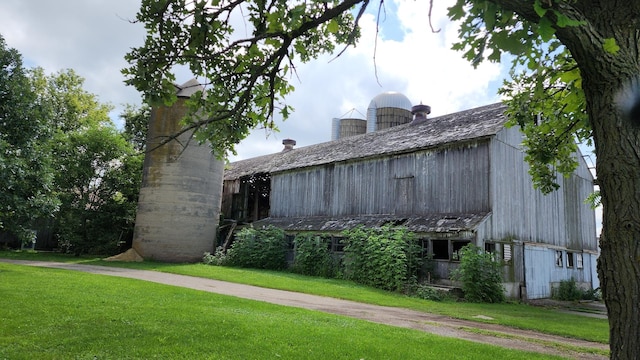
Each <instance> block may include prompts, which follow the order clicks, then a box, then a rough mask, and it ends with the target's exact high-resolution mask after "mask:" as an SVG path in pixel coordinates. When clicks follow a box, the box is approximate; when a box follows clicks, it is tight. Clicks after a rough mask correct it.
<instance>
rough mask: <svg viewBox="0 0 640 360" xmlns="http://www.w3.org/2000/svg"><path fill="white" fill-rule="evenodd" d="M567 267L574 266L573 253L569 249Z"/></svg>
mask: <svg viewBox="0 0 640 360" xmlns="http://www.w3.org/2000/svg"><path fill="white" fill-rule="evenodd" d="M567 267H568V268H572V267H573V253H572V252H568V251H567Z"/></svg>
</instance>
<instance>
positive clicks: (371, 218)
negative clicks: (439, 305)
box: [222, 104, 599, 299]
mask: <svg viewBox="0 0 640 360" xmlns="http://www.w3.org/2000/svg"><path fill="white" fill-rule="evenodd" d="M504 110H505V108H504V106H503V105H501V104H495V105H488V106H484V107H480V108H476V109H471V110H466V111H462V112H458V113H454V114H450V115H446V116H440V117H435V118H430V119H426V121H419V122H414V123H410V124H404V125H399V126H395V127H391V128H388V129H384V130H380V131H375V132H369V133H366V134H362V135H357V136H351V137H346V138H342V139H338V140H335V141H330V142H325V143H321V144H317V145H312V146H307V147H301V148H293V146H292V145H293V144H294V143H293V142H288V143H287V148H285V150H284V151H282V152H280V153H276V154H271V155H266V156H260V157H256V158H252V159H247V160H243V161H238V162H234V163H231V164H229V165H228V166H227V169H226V170H225V174H224V187H223V199H222V213H223V214H224V215H225V217H227V218H232V219H235V220H237V221H240V222H253V223H254V225H255V226H262V225H265V226H266V225H274V226H277V227H280V228H283V229H284V230H285V231H286V232H287V233H288V234H295V233H298V232H303V231H317V232H322V233H326V234H331V235H333V236H334V239H335V242H334V250H336V251H340V250H341V249H340V244H339V239H340V233H341V231H343V230H345V229H350V228H353V227H355V226H357V225H364V226H380V225H383V224H388V223H391V224H396V225H403V226H406V227H407V228H409V229H410V230H411V231H413V232H415V233H416V234H417V235H418V237H419V238H421V239H422V241H423V246H424V248H425V251H426V252H428V253H429V254H431V255H432V256H433V259H435V262H436V272H437V275H439V277H441V278H442V279H447V277H448V275H449V272H450V271H451V270H452V269H453V268H455V267H456V266H457V262H458V259H459V258H458V250H459V249H460V248H461V247H463V246H464V245H466V244H468V243H470V242H471V243H474V244H476V245H478V246H480V247H482V248H484V249H486V250H488V251H492V252H495V253H497V254H498V255H499V256H500V257H501V258H502V259H503V260H504V263H505V268H504V270H505V271H504V280H505V288H506V289H507V292H508V295H509V296H510V297H512V298H528V299H535V298H545V297H549V296H550V295H551V288H552V287H553V286H554V285H557V283H558V282H559V281H561V280H566V279H570V278H574V279H575V280H576V282H577V283H579V284H581V285H583V286H588V287H598V286H599V284H598V279H597V275H596V268H595V267H596V257H597V255H598V244H597V238H596V224H595V213H594V211H593V210H592V209H591V208H590V206H589V205H587V204H585V202H584V200H585V199H586V197H587V196H588V195H589V194H590V193H592V192H593V190H594V189H593V177H592V174H591V172H590V171H589V169H588V167H587V165H586V163H585V162H584V160H583V158H582V156H581V155H580V154H576V157H577V160H578V162H579V166H578V168H577V169H576V171H575V172H574V173H573V174H572V175H571V176H570V177H567V178H565V177H562V176H558V179H557V180H558V183H559V184H560V188H559V190H558V191H555V192H553V193H551V194H549V195H543V194H542V193H541V192H539V191H537V190H535V189H534V188H533V185H532V181H531V178H530V176H529V174H528V165H527V164H526V162H525V161H524V153H523V151H522V150H521V142H522V135H521V133H520V131H519V129H518V127H511V128H507V127H505V123H506V121H507V119H506V116H505V115H504V114H503V113H504Z"/></svg>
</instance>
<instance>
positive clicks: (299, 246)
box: [291, 233, 340, 278]
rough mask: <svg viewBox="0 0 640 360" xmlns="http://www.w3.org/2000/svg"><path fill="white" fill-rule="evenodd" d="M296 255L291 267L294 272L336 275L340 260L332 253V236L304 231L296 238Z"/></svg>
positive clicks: (327, 275) (329, 276)
mask: <svg viewBox="0 0 640 360" xmlns="http://www.w3.org/2000/svg"><path fill="white" fill-rule="evenodd" d="M294 243H295V249H296V256H295V259H294V262H293V266H292V267H291V269H292V271H293V272H296V273H298V274H303V275H310V276H320V277H326V278H333V277H336V276H337V274H338V272H339V266H340V262H339V260H338V259H337V258H336V257H335V256H334V255H332V254H331V251H330V247H331V238H328V237H326V236H322V235H318V234H312V233H303V234H298V235H297V236H296V238H295V240H294Z"/></svg>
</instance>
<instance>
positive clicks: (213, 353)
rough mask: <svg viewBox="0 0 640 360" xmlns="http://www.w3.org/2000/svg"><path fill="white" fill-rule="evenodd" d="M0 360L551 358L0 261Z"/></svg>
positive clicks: (260, 304) (171, 288)
mask: <svg viewBox="0 0 640 360" xmlns="http://www.w3.org/2000/svg"><path fill="white" fill-rule="evenodd" d="M0 324H2V325H1V326H0V359H5V358H6V359H152V358H154V359H445V358H446V359H491V360H495V359H507V358H508V359H531V358H534V357H535V358H536V359H551V358H553V357H547V356H543V355H540V354H531V353H524V352H519V351H513V350H507V349H503V348H499V347H494V346H490V345H482V344H477V343H472V342H466V341H463V340H458V339H452V338H444V337H438V336H435V335H431V334H427V333H423V332H420V331H415V330H408V329H401V328H395V327H391V326H385V325H379V324H374V323H370V322H366V321H361V320H356V319H351V318H346V317H341V316H337V315H330V314H324V313H321V312H315V311H308V310H302V309H297V308H289V307H283V306H278V305H272V304H267V303H263V302H257V301H250V300H243V299H238V298H234V297H228V296H222V295H217V294H211V293H206V292H202V291H196V290H190V289H183V288H178V287H174V286H166V285H160V284H155V283H149V282H144V281H139V280H132V279H124V278H116V277H110V276H102V275H93V274H87V273H82V272H75V271H65V270H57V269H46V268H34V267H28V266H20V265H11V264H4V263H0Z"/></svg>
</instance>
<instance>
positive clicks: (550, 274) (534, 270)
mask: <svg viewBox="0 0 640 360" xmlns="http://www.w3.org/2000/svg"><path fill="white" fill-rule="evenodd" d="M556 251H562V256H563V260H562V266H557V265H556V263H555V259H556V258H555V256H556ZM591 256H594V255H592V254H589V253H583V268H582V269H578V268H577V266H574V267H573V268H569V267H567V263H566V259H567V258H566V251H565V250H564V249H554V248H547V247H544V246H539V245H536V244H525V247H524V262H525V266H526V267H525V281H526V287H527V298H528V299H540V298H548V297H551V295H552V294H551V291H552V290H551V289H552V287H554V286H557V285H558V284H559V282H560V281H563V280H569V279H572V278H573V279H574V280H575V281H576V283H581V284H592V272H593V269H592V262H591Z"/></svg>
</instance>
